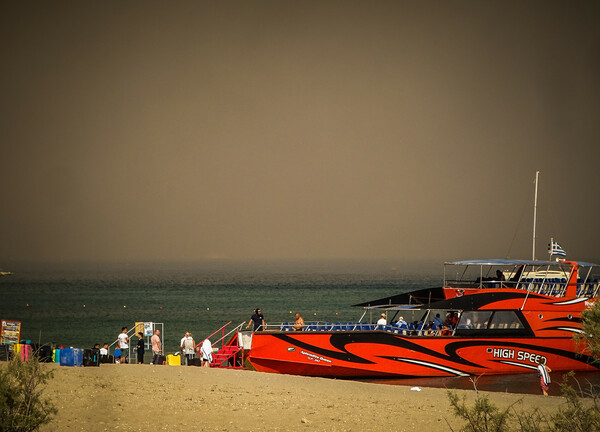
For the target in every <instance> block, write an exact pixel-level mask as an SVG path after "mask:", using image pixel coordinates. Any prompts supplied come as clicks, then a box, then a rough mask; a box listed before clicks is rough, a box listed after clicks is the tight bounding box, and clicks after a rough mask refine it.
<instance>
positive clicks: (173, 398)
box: [41, 364, 564, 431]
mask: <svg viewBox="0 0 600 432" xmlns="http://www.w3.org/2000/svg"><path fill="white" fill-rule="evenodd" d="M44 367H49V368H52V369H53V370H54V378H53V379H52V380H50V381H49V382H48V383H47V384H46V387H45V390H44V394H45V395H47V396H48V397H50V398H51V400H52V402H53V403H54V404H55V406H56V407H57V408H58V414H57V415H56V416H55V417H54V420H53V421H52V422H51V423H49V424H48V425H45V426H43V427H42V428H41V430H42V431H61V430H92V431H93V430H109V429H110V430H112V429H118V430H123V431H142V430H148V428H152V429H154V430H174V429H178V428H186V429H187V428H190V427H195V428H196V429H199V430H210V431H212V430H214V431H217V430H218V431H239V430H243V431H261V430H276V431H288V430H311V431H312V430H315V431H316V430H329V431H369V430H383V429H384V428H389V427H390V426H391V427H393V428H394V429H396V430H403V431H422V430H434V428H435V430H440V431H441V430H449V427H448V424H450V425H451V427H452V428H453V429H454V430H458V429H459V428H460V427H461V426H462V420H460V419H458V418H456V417H455V416H454V415H453V413H452V409H451V407H450V403H449V400H448V397H447V390H446V389H441V388H432V387H421V391H414V390H411V387H410V386H403V385H393V386H392V385H381V384H376V383H368V382H358V381H347V380H337V379H331V378H314V377H303V376H295V375H278V374H268V373H261V372H255V371H248V370H231V369H213V368H201V367H192V366H190V367H184V366H150V365H133V364H132V365H112V364H107V365H104V364H103V365H101V366H100V367H85V368H84V367H65V366H63V367H61V366H58V365H55V364H46V365H44ZM453 391H455V392H456V393H457V394H458V395H459V397H462V396H463V395H466V397H467V401H471V402H472V401H473V400H474V398H475V391H474V390H453ZM480 393H483V394H486V395H488V397H489V399H490V401H491V402H492V403H494V404H495V405H497V406H498V407H507V406H509V405H511V404H513V403H515V402H517V401H519V400H521V401H522V402H521V403H517V404H516V405H515V408H516V409H518V410H519V409H524V408H525V407H526V408H527V409H532V408H536V407H537V408H540V409H541V410H542V411H543V412H545V413H549V412H552V411H555V410H556V409H557V408H558V406H560V405H561V404H563V403H564V399H563V398H561V397H555V396H549V397H544V396H541V395H528V394H514V393H499V392H498V393H496V392H485V391H482V392H480Z"/></svg>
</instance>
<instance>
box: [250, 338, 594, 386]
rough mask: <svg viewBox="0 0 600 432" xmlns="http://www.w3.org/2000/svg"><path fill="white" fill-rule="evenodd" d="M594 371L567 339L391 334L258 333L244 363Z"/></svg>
mask: <svg viewBox="0 0 600 432" xmlns="http://www.w3.org/2000/svg"><path fill="white" fill-rule="evenodd" d="M539 357H545V358H546V359H547V362H548V364H549V365H551V367H552V370H555V371H560V370H578V371H594V370H598V369H597V368H596V367H595V366H592V365H591V364H589V363H588V362H589V360H590V359H589V358H588V357H587V356H585V355H578V354H575V345H574V341H573V340H572V339H571V338H535V337H532V338H510V339H508V338H501V339H500V338H497V339H493V338H455V337H444V336H420V337H419V336H412V337H411V336H399V335H396V334H392V333H389V332H383V331H373V332H320V333H289V332H273V333H270V332H269V333H256V334H255V335H254V337H253V341H252V349H251V351H250V352H249V353H248V359H249V361H250V363H251V364H252V365H253V367H254V368H255V369H256V370H258V371H262V372H273V373H284V374H293V375H309V376H322V377H375V376H388V377H415V376H440V377H446V376H461V375H481V374H488V375H489V374H515V373H527V372H533V371H535V370H536V368H537V365H536V359H538V358H539Z"/></svg>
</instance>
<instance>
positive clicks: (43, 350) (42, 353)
mask: <svg viewBox="0 0 600 432" xmlns="http://www.w3.org/2000/svg"><path fill="white" fill-rule="evenodd" d="M37 353H38V357H39V359H40V362H42V363H51V362H53V361H54V360H53V355H52V347H51V346H48V345H42V346H41V347H40V348H39V349H38V351H37Z"/></svg>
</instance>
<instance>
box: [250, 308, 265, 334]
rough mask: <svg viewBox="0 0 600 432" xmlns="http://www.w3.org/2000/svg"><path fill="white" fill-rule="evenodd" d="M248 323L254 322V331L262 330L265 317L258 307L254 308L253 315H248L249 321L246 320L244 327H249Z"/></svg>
mask: <svg viewBox="0 0 600 432" xmlns="http://www.w3.org/2000/svg"><path fill="white" fill-rule="evenodd" d="M250 324H254V331H255V332H257V331H261V330H264V329H265V327H266V325H265V317H264V315H263V314H262V312H261V310H260V309H255V310H254V315H252V316H251V317H250V321H248V325H247V326H246V328H248V327H250Z"/></svg>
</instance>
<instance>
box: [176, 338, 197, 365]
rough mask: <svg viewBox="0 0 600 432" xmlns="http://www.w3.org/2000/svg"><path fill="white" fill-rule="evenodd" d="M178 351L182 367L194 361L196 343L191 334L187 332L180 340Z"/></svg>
mask: <svg viewBox="0 0 600 432" xmlns="http://www.w3.org/2000/svg"><path fill="white" fill-rule="evenodd" d="M179 347H180V349H179V351H180V352H181V355H182V356H183V357H182V358H181V364H182V365H189V364H190V363H191V360H193V359H194V353H195V351H196V343H195V342H194V338H193V337H192V334H191V333H190V332H189V331H187V332H185V336H184V337H182V338H181V343H180V344H179Z"/></svg>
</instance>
